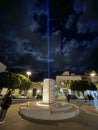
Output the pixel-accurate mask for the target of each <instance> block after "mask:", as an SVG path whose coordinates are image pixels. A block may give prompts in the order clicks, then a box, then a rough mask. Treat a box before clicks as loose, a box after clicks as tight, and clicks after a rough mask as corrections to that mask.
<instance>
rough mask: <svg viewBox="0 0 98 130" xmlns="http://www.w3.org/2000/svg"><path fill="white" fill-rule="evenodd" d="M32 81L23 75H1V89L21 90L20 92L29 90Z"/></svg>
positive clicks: (7, 73)
mask: <svg viewBox="0 0 98 130" xmlns="http://www.w3.org/2000/svg"><path fill="white" fill-rule="evenodd" d="M30 84H31V81H30V79H29V78H27V77H26V76H25V75H23V74H17V73H12V72H2V73H0V88H1V89H2V88H3V87H5V88H8V89H15V88H19V89H20V90H23V89H28V88H29V87H30Z"/></svg>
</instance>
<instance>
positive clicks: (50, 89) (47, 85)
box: [43, 79, 55, 104]
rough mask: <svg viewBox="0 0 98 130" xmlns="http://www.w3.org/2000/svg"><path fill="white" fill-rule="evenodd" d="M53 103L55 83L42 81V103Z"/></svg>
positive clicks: (48, 80) (50, 80)
mask: <svg viewBox="0 0 98 130" xmlns="http://www.w3.org/2000/svg"><path fill="white" fill-rule="evenodd" d="M54 102H55V81H54V79H44V81H43V103H46V104H52V103H54Z"/></svg>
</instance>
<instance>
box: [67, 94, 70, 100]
mask: <svg viewBox="0 0 98 130" xmlns="http://www.w3.org/2000/svg"><path fill="white" fill-rule="evenodd" d="M67 101H68V102H70V94H67Z"/></svg>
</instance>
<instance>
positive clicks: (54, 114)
mask: <svg viewBox="0 0 98 130" xmlns="http://www.w3.org/2000/svg"><path fill="white" fill-rule="evenodd" d="M19 114H20V115H21V116H22V117H24V118H25V119H27V120H30V121H31V120H34V119H35V120H48V121H49V120H63V119H68V118H72V117H74V116H76V115H77V114H79V108H78V107H77V106H75V105H73V104H70V103H67V102H65V101H58V100H56V99H55V81H54V79H50V78H48V79H44V80H43V99H42V101H32V102H27V103H26V104H22V105H21V106H20V109H19Z"/></svg>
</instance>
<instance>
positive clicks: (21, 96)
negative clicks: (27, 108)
mask: <svg viewBox="0 0 98 130" xmlns="http://www.w3.org/2000/svg"><path fill="white" fill-rule="evenodd" d="M19 98H25V99H26V98H29V97H28V96H27V95H25V94H22V95H20V96H19Z"/></svg>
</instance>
